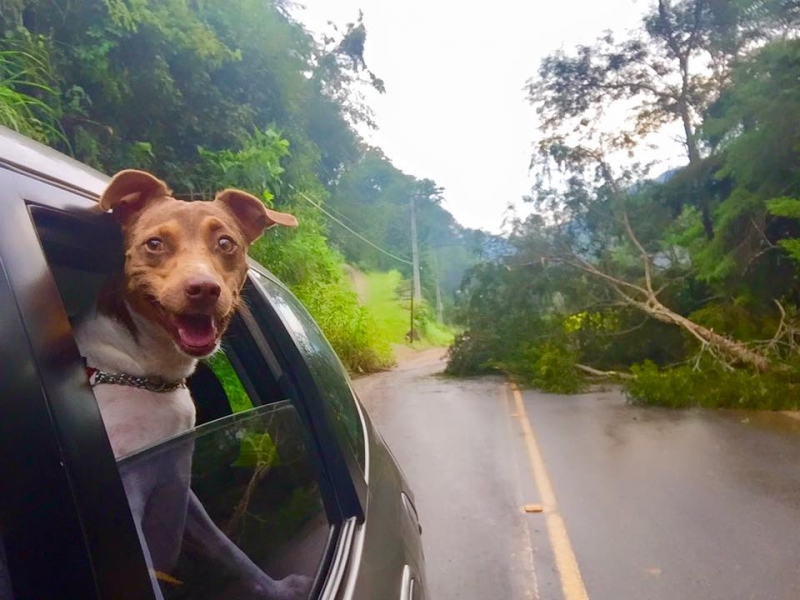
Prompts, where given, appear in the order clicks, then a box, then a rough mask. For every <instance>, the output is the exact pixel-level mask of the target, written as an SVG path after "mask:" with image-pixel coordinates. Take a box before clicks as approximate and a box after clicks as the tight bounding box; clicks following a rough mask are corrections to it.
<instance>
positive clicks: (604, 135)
mask: <svg viewBox="0 0 800 600" xmlns="http://www.w3.org/2000/svg"><path fill="white" fill-rule="evenodd" d="M798 25H800V2H799V1H798V0H672V1H671V0H653V1H652V2H651V3H650V4H649V5H648V8H647V11H646V13H645V14H644V15H643V17H642V19H641V22H640V24H639V27H638V28H637V29H635V30H633V31H629V32H616V33H611V32H605V33H602V32H598V33H600V35H599V37H598V38H597V40H596V41H595V42H594V43H592V44H588V45H581V46H578V47H576V48H571V49H561V50H555V49H554V51H553V52H552V53H550V54H549V55H547V56H546V57H545V58H544V59H542V60H541V62H540V64H539V65H538V69H537V65H536V64H532V65H531V68H530V71H531V77H530V79H529V80H528V82H527V84H526V85H525V88H524V89H523V90H521V91H520V94H521V96H523V95H524V96H525V97H526V98H527V100H528V102H529V103H530V104H531V106H532V107H534V108H535V110H536V114H537V117H538V123H539V128H538V130H537V131H535V132H532V139H531V142H532V156H531V162H530V170H531V173H533V174H534V176H535V185H534V186H533V188H532V189H531V190H530V193H529V195H527V196H526V197H525V198H524V199H523V200H524V202H525V209H526V210H524V211H520V212H519V213H512V214H511V217H510V220H509V233H508V234H507V235H506V236H503V237H501V236H497V235H492V234H489V233H486V232H484V231H478V230H470V229H466V228H464V227H462V226H461V225H460V224H459V223H458V222H457V221H456V220H455V219H454V218H453V216H452V215H451V214H450V212H449V211H448V210H447V208H446V201H445V197H446V190H443V189H442V188H441V187H439V186H438V185H437V183H436V182H435V181H432V180H429V179H420V178H417V177H415V176H413V175H411V174H407V173H404V172H402V171H401V170H399V169H398V168H396V167H395V166H394V165H393V163H392V161H391V159H390V157H388V156H386V155H385V154H384V152H383V151H382V150H381V149H380V148H376V147H372V146H370V145H369V144H367V143H365V142H364V140H363V139H362V137H361V136H360V135H359V133H358V131H359V130H363V128H370V127H377V126H378V124H377V123H376V122H375V116H374V114H373V113H372V111H371V110H370V107H369V105H368V103H367V101H366V99H365V98H366V96H365V92H366V91H367V90H374V91H375V92H377V93H390V88H391V83H390V82H389V83H387V82H384V81H383V80H382V79H381V78H380V74H379V73H374V72H373V71H372V70H371V69H370V67H369V65H367V64H366V61H365V58H364V49H365V44H367V37H368V36H367V24H366V23H365V22H364V19H363V17H362V16H361V15H359V16H358V18H357V19H354V20H353V22H350V23H346V24H339V26H334V25H332V26H331V28H330V31H329V32H328V33H326V34H324V35H313V34H312V33H310V32H309V31H308V30H307V29H306V28H305V27H304V26H303V25H302V23H300V22H299V21H298V19H297V18H296V16H295V14H294V13H293V11H292V4H291V3H290V2H289V1H288V0H267V1H255V0H228V1H226V2H224V3H222V2H212V1H207V0H71V1H69V2H67V1H64V0H47V1H45V0H0V30H2V36H1V39H2V41H1V42H0V124H2V125H5V126H7V127H10V128H12V129H15V130H17V131H20V132H22V133H24V134H26V135H28V136H30V137H32V138H35V139H37V140H39V141H41V142H44V143H46V144H49V145H51V146H53V147H55V148H57V149H59V150H61V151H62V152H65V153H67V154H69V155H71V156H74V157H75V158H77V159H78V160H80V161H83V162H85V163H87V164H89V165H91V166H93V167H96V168H98V169H100V170H102V171H104V172H106V173H113V172H114V171H116V170H118V169H121V168H142V169H147V170H150V171H152V172H153V173H155V174H156V175H158V176H160V177H163V178H165V179H166V180H167V181H169V183H170V184H171V186H172V187H173V189H174V190H175V191H176V195H177V196H178V197H181V198H185V199H201V198H208V197H210V196H211V195H212V194H213V192H214V191H215V190H217V189H220V188H222V187H227V186H233V187H239V188H242V189H246V190H249V191H251V192H252V193H254V194H256V195H257V196H259V197H260V198H262V199H263V200H264V202H266V203H268V204H269V205H274V206H276V207H278V208H279V209H280V210H286V211H288V212H292V213H294V214H296V215H297V216H298V217H299V219H300V221H301V223H302V226H301V227H300V228H298V229H297V230H296V231H285V232H278V233H276V234H272V235H270V236H267V237H265V238H264V239H262V240H261V241H259V243H258V244H257V245H256V246H255V247H254V248H253V251H252V254H253V255H254V256H255V258H257V259H258V260H260V261H261V262H263V263H265V264H266V265H267V266H268V267H269V268H270V269H272V270H273V272H275V273H276V275H278V276H279V277H280V278H281V279H282V280H283V281H285V282H286V283H287V284H288V285H289V286H290V287H291V288H292V290H293V291H294V292H295V293H296V294H297V295H298V297H299V298H300V299H301V300H302V301H303V302H304V303H305V304H306V305H307V306H308V307H309V309H310V310H311V312H312V314H313V315H314V317H315V318H316V319H317V320H318V321H319V322H320V324H321V325H322V327H323V329H324V331H325V333H326V335H327V336H328V338H329V339H330V340H331V342H332V343H333V345H334V347H335V348H336V350H337V351H338V353H339V355H340V356H341V357H342V359H343V361H344V362H345V364H346V365H347V366H348V368H349V369H350V370H351V371H352V372H368V371H373V370H376V369H380V368H384V367H386V366H388V365H389V364H391V362H392V355H391V348H390V344H391V343H398V342H402V341H403V340H402V339H400V338H401V337H402V334H404V333H405V334H406V335H408V333H407V332H408V330H409V328H407V327H406V325H405V323H400V322H397V323H395V325H394V326H393V327H391V328H389V327H386V326H385V324H384V323H382V319H383V318H384V317H385V315H382V314H380V312H381V310H382V309H381V308H380V307H378V305H377V304H375V303H373V305H371V306H370V305H369V303H363V302H359V299H358V297H357V295H356V292H355V291H354V289H353V286H352V284H351V281H350V280H349V275H348V272H349V271H350V270H352V269H354V268H355V269H357V270H359V271H362V272H374V273H377V274H381V273H382V274H383V275H380V277H379V279H380V281H381V282H382V285H385V286H388V290H389V295H390V296H391V297H392V302H394V303H395V305H396V306H395V308H397V307H402V309H401V311H404V310H406V309H407V308H408V302H409V300H410V295H411V293H410V280H411V275H412V273H411V266H410V263H411V261H410V258H411V238H410V231H409V222H410V217H411V210H410V208H409V207H410V206H411V205H413V206H414V207H415V208H414V211H415V215H416V223H417V229H418V236H419V248H420V263H421V266H422V270H421V273H422V292H423V297H424V302H423V303H422V305H421V306H418V307H417V311H416V313H415V320H414V326H415V328H416V329H417V330H418V331H421V332H423V337H424V336H425V335H426V332H430V337H431V339H433V338H436V340H435V342H434V343H441V341H442V336H441V335H440V334H441V329H442V326H441V322H442V321H446V322H447V323H449V324H451V325H454V326H455V328H456V330H457V331H458V332H459V333H458V335H456V338H455V343H454V344H453V345H452V347H451V348H450V354H449V362H448V367H447V371H448V373H450V374H452V375H456V376H468V375H474V374H480V373H485V372H492V371H495V372H496V371H500V372H503V373H507V374H508V375H510V376H511V377H512V378H514V379H515V380H516V381H518V382H519V383H521V384H525V385H532V386H536V387H539V388H541V389H544V390H548V391H551V392H557V393H573V392H579V391H581V390H583V389H586V388H587V386H589V385H590V384H592V383H594V382H596V381H608V380H611V381H614V382H617V383H619V384H621V385H622V386H624V388H625V390H626V393H627V394H628V396H629V398H630V399H631V400H633V401H637V402H643V403H651V404H659V405H666V406H673V407H686V406H707V407H747V408H767V409H797V408H798V405H799V404H800V393H799V392H800V357H798V344H799V343H800V286H799V279H798V277H799V276H800V272H799V271H798V268H800V36H798V35H797V33H798ZM387 88H388V89H389V92H387ZM486 118H489V119H491V115H486ZM665 132H666V133H667V134H668V135H667V136H665ZM670 136H671V137H672V138H674V140H677V142H676V141H672V142H670V143H671V144H672V145H673V146H674V147H678V148H679V151H680V154H681V160H680V161H679V163H678V164H677V166H673V167H670V168H668V169H664V168H663V167H659V166H658V165H659V164H662V163H660V162H659V160H658V157H659V156H660V155H662V154H666V153H667V152H668V151H669V149H668V148H667V147H666V145H665V142H664V140H665V139H667V138H669V137H670ZM515 200H517V199H515V198H495V199H493V200H492V201H493V202H496V203H498V204H502V205H505V204H508V203H509V202H513V201H515ZM522 212H524V213H525V214H524V215H522V214H521V213H522ZM356 234H357V235H356ZM387 273H391V275H389V276H387V275H386V274H387ZM393 318H394V319H395V321H398V319H399V317H398V316H397V314H394V316H393ZM390 330H391V331H390ZM445 337H446V336H445Z"/></svg>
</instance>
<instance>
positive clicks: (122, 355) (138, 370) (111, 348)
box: [75, 303, 197, 381]
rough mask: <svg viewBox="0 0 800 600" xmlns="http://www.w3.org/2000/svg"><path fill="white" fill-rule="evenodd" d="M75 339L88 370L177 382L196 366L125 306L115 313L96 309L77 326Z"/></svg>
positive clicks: (156, 328)
mask: <svg viewBox="0 0 800 600" xmlns="http://www.w3.org/2000/svg"><path fill="white" fill-rule="evenodd" d="M123 311H126V312H123ZM75 339H76V341H77V342H78V348H79V349H80V351H81V355H82V356H83V357H84V358H85V359H86V363H87V365H88V366H90V367H94V368H95V369H100V370H102V371H108V372H111V373H124V374H126V375H134V376H140V377H160V378H161V379H164V380H167V381H179V380H181V379H184V378H185V377H188V376H189V375H191V374H192V373H193V372H194V369H195V367H196V366H197V360H196V359H194V358H192V357H190V356H187V355H186V354H184V353H182V352H181V351H180V350H178V348H177V347H176V346H175V343H174V342H173V341H172V339H171V338H170V337H169V335H168V334H167V333H166V332H165V331H164V330H163V329H162V328H161V327H160V326H159V325H157V324H155V323H152V322H151V321H149V320H148V319H146V318H144V317H142V316H141V315H140V314H138V313H137V312H136V311H134V310H133V309H132V308H131V307H130V306H129V305H128V304H127V303H123V304H121V305H120V306H119V310H117V311H116V312H106V311H104V310H100V309H98V308H97V307H95V308H94V309H93V310H92V312H91V313H90V314H88V315H86V317H85V318H83V319H81V320H80V322H79V323H78V324H77V325H76V327H75Z"/></svg>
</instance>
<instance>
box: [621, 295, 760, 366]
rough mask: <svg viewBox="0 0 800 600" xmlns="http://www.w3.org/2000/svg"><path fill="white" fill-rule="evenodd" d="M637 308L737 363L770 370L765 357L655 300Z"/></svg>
mask: <svg viewBox="0 0 800 600" xmlns="http://www.w3.org/2000/svg"><path fill="white" fill-rule="evenodd" d="M637 306H638V307H639V308H640V309H642V310H644V312H646V313H647V314H649V315H651V316H652V317H653V318H655V319H657V320H659V321H661V322H663V323H671V324H673V325H678V326H679V327H683V328H684V329H685V330H686V331H688V332H689V333H691V334H692V335H693V336H695V337H696V338H698V339H699V340H700V341H702V342H705V343H707V344H709V345H711V346H713V347H714V348H717V349H718V350H720V351H721V352H722V353H723V354H725V355H727V356H729V357H731V358H733V359H735V360H736V361H737V362H741V363H744V364H747V365H750V366H752V367H755V368H756V369H757V370H758V371H759V372H762V373H763V372H764V371H767V370H769V368H770V363H769V361H768V360H767V359H766V357H764V356H763V355H761V354H759V353H758V352H753V351H752V350H750V349H749V348H748V347H747V346H745V345H744V344H743V343H742V342H737V341H736V340H732V339H731V338H729V337H726V336H724V335H721V334H719V333H717V332H715V331H714V330H713V329H709V328H708V327H704V326H703V325H699V324H697V323H695V322H694V321H692V320H690V319H687V318H686V317H684V316H683V315H679V314H678V313H676V312H674V311H672V310H670V309H669V308H667V307H666V306H664V305H663V304H661V302H659V301H658V300H656V299H653V298H651V299H650V301H649V302H647V303H641V305H639V303H637Z"/></svg>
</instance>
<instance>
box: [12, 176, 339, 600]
mask: <svg viewBox="0 0 800 600" xmlns="http://www.w3.org/2000/svg"><path fill="white" fill-rule="evenodd" d="M142 177H144V176H141V175H135V176H134V180H136V179H137V178H138V180H139V183H138V184H136V183H135V182H134V183H131V182H130V181H127V182H124V183H125V185H124V186H123V189H122V190H121V192H120V193H124V194H125V195H127V196H128V197H129V196H130V193H131V191H130V185H134V187H135V185H139V186H141V185H145V186H147V185H157V184H153V183H152V182H151V181H150V180H149V179H148V178H147V177H144V179H143V181H144V184H142V183H141V181H142ZM150 177H152V176H150ZM112 185H113V182H112ZM165 189H166V188H164V190H165ZM164 190H162V189H161V188H158V189H157V190H156V193H168V190H166V191H164ZM146 193H151V192H150V191H147V190H145V192H143V195H146ZM234 202H239V200H238V199H237V200H234ZM33 215H34V221H35V223H36V225H37V228H38V230H39V233H40V239H41V242H42V246H43V249H44V251H45V254H46V255H47V258H48V262H49V265H50V269H51V273H52V276H53V278H54V280H55V282H56V285H57V287H58V289H59V292H60V294H61V297H62V302H63V305H64V308H65V310H66V311H67V314H68V315H69V316H70V318H71V320H73V325H74V326H76V327H78V328H80V327H81V326H80V325H79V323H80V322H81V319H85V318H86V317H85V315H86V314H87V313H89V314H90V313H91V311H92V306H93V305H94V304H95V303H96V302H98V298H100V299H101V300H100V301H101V302H102V301H103V300H102V299H103V295H104V294H107V292H108V286H109V282H111V285H125V284H126V283H125V280H120V279H119V278H118V275H119V273H120V269H121V268H122V266H123V265H122V264H121V260H122V256H123V255H124V254H125V253H126V249H125V247H124V244H125V243H126V242H125V241H124V236H123V239H121V238H120V237H119V235H118V234H116V233H115V232H114V230H113V227H110V226H109V220H108V219H107V218H102V219H101V218H99V217H98V219H95V220H92V219H89V220H88V221H87V220H86V219H85V218H75V220H74V221H73V219H72V217H71V216H70V215H68V214H60V215H53V214H41V215H37V214H36V212H35V211H33ZM95 221H96V223H95ZM154 222H156V220H154ZM87 228H88V229H87ZM124 231H125V228H124V227H123V232H124ZM169 233H170V231H169V229H168V228H167V229H165V230H164V236H165V237H166V235H167V234H169ZM248 235H252V232H249V233H246V234H245V236H248ZM151 237H155V236H151ZM159 237H160V236H159ZM231 238H232V239H231V242H233V243H234V244H236V243H242V240H241V239H240V238H236V237H235V236H231ZM220 239H221V240H222V238H220ZM250 241H251V240H250ZM159 243H161V244H168V243H172V242H171V241H170V240H168V239H167V240H164V239H161V240H160V241H159ZM219 243H220V244H221V245H224V246H227V243H228V242H227V241H225V240H222V241H220V242H219ZM144 244H145V245H147V246H152V247H151V248H149V249H146V250H147V251H148V252H149V251H151V250H158V248H156V246H158V244H157V243H156V242H155V241H152V243H151V239H150V238H148V239H147V240H145V241H144ZM100 245H102V248H100V247H99V246H100ZM101 250H102V251H101ZM222 251H223V252H227V248H223V249H222ZM150 258H152V256H151V255H147V256H145V258H144V260H143V263H144V264H146V263H147V260H149V259H150ZM225 260H226V259H225ZM243 268H244V271H243V272H246V266H245V267H243ZM200 271H202V269H201V270H200ZM242 277H243V276H242ZM197 279H198V280H197V281H195V282H194V283H196V287H195V288H192V287H191V285H192V282H189V284H188V285H189V289H188V291H186V289H184V294H185V295H186V296H187V297H188V299H189V300H188V301H189V303H191V306H192V311H190V312H187V313H186V314H185V315H180V316H179V317H178V318H177V319H175V320H173V321H170V323H168V326H170V325H171V326H174V328H175V331H172V332H170V333H171V334H174V335H175V340H177V343H178V344H179V345H180V344H184V345H185V347H183V349H184V350H187V351H188V352H189V353H190V354H191V353H192V352H194V350H197V353H196V356H198V357H199V358H198V360H199V363H198V366H197V370H196V371H194V369H191V370H190V372H187V373H185V374H184V375H185V376H186V377H185V380H184V378H183V377H181V378H175V379H167V378H164V377H148V376H146V375H143V374H141V373H125V372H121V371H122V370H121V369H120V370H114V371H109V370H107V369H102V368H97V366H96V365H92V364H87V365H86V367H87V369H86V373H87V382H88V383H89V384H90V385H93V386H94V387H93V389H94V391H95V393H96V394H98V390H99V388H100V386H106V387H105V390H106V392H108V390H114V391H115V392H116V391H118V390H119V391H121V395H122V396H125V397H127V398H128V399H131V398H134V399H135V400H136V401H137V402H138V406H142V405H147V403H149V405H148V406H149V408H148V409H147V416H148V419H150V420H151V421H154V422H153V425H152V428H155V429H158V427H159V426H160V424H159V423H158V422H157V419H153V415H158V411H159V410H161V407H160V405H159V403H160V402H161V401H163V400H164V399H168V398H169V397H170V394H180V393H187V391H190V392H192V395H193V402H194V403H195V404H196V405H197V406H196V413H197V424H196V426H195V423H194V411H195V408H194V407H192V418H191V419H188V418H187V419H186V421H187V423H189V425H188V426H187V427H185V428H183V429H180V428H179V430H177V431H175V430H170V429H169V428H165V429H164V432H166V433H165V435H160V434H159V433H158V432H156V433H155V434H153V429H152V428H151V429H150V430H149V432H148V434H147V435H146V436H145V438H143V439H144V443H142V444H141V445H139V446H136V444H135V443H133V444H132V445H130V446H124V447H122V450H121V451H117V450H118V449H119V448H120V447H119V446H115V443H114V433H113V432H112V431H111V430H109V433H110V437H111V438H112V439H111V442H112V447H113V448H114V450H115V454H116V455H117V458H118V465H119V471H120V476H121V479H122V482H123V485H124V486H125V490H126V492H127V494H128V498H129V502H130V505H131V512H132V514H133V516H134V520H135V521H136V525H137V531H138V532H139V535H140V539H141V540H142V547H143V551H144V552H145V553H146V557H147V560H148V564H149V565H150V570H151V576H152V581H153V587H154V594H155V595H156V597H163V598H192V599H204V598H209V599H211V598H223V597H224V598H241V599H243V600H244V599H246V598H272V599H275V600H284V599H286V600H289V599H293V598H297V599H299V598H305V597H307V596H308V594H309V592H310V589H311V587H312V584H313V578H314V576H315V574H316V573H317V571H318V569H319V566H320V564H321V562H322V561H323V557H324V555H325V552H326V547H327V544H328V540H329V531H330V524H329V520H328V518H327V516H326V512H325V507H324V503H323V500H322V496H321V492H320V486H319V482H318V476H319V475H318V474H319V467H318V459H317V458H316V456H315V454H314V451H313V449H312V448H310V447H309V444H308V443H307V435H306V433H305V430H304V425H303V423H302V422H301V419H300V418H299V416H298V414H297V412H296V410H295V407H294V406H293V404H292V403H291V402H290V400H289V399H288V398H285V394H283V393H282V391H281V387H280V385H278V381H277V379H276V374H274V373H272V370H271V368H270V366H269V365H268V364H266V361H265V360H264V359H263V356H262V354H261V353H260V352H258V351H257V350H258V349H257V348H256V347H255V342H254V341H253V339H252V337H251V336H248V335H247V334H246V332H247V329H248V327H249V325H248V323H247V322H246V319H245V318H244V317H243V316H241V315H239V314H233V315H232V316H230V315H227V316H226V317H225V318H226V322H225V325H226V326H227V331H226V333H225V334H224V335H223V336H222V338H221V340H218V339H215V338H214V337H213V335H212V334H215V333H216V329H215V328H216V327H217V321H216V319H217V317H216V316H215V315H214V314H213V310H212V309H208V310H207V308H208V306H209V305H210V304H209V303H212V302H213V300H214V297H215V296H219V295H222V294H224V293H225V291H224V290H217V289H216V288H215V285H217V284H215V283H214V282H213V281H212V282H209V281H208V279H205V280H204V279H203V273H202V272H199V275H198V276H197ZM221 286H222V287H224V282H222V283H221ZM232 293H234V295H235V296H236V300H237V301H238V299H239V294H240V293H241V294H243V295H244V296H245V302H246V296H247V294H248V293H252V290H250V291H249V290H248V289H247V288H245V289H244V290H243V291H242V292H240V291H239V290H234V292H232ZM151 308H152V307H151ZM147 315H148V316H151V317H152V318H153V320H154V321H155V320H157V319H159V318H162V317H163V315H161V314H160V313H159V312H158V307H156V310H153V311H152V312H151V313H147ZM209 315H211V316H209ZM137 318H138V317H137ZM166 318H168V319H169V318H170V317H169V316H168V317H166ZM115 326H117V327H120V328H122V329H125V328H128V329H129V330H131V323H126V322H125V319H124V318H123V319H120V320H119V323H117V324H116V325H115ZM133 326H134V328H136V327H139V328H141V327H149V326H150V324H148V323H145V324H142V323H139V322H137V323H133ZM94 334H95V335H99V336H103V335H107V336H109V340H103V341H104V342H105V341H110V342H112V343H113V342H114V340H113V339H112V338H113V337H114V335H113V334H115V331H113V330H108V329H103V328H99V329H97V330H96V331H95V332H94ZM159 335H160V334H159ZM133 337H134V338H135V337H136V336H135V335H134V336H133ZM154 338H155V339H159V336H158V335H156V336H154ZM165 339H166V337H165ZM175 340H173V341H175ZM79 342H80V340H79ZM220 342H221V349H220V350H219V351H218V352H216V353H214V352H213V350H214V348H216V347H218V345H219V343H220ZM165 343H166V342H165ZM79 345H81V344H79ZM123 350H124V347H123ZM191 373H194V374H191ZM107 396H108V394H107ZM100 398H101V397H100V396H99V395H98V399H99V401H100ZM105 401H106V402H109V401H110V402H114V401H116V398H115V397H112V398H111V400H109V399H108V397H106V398H105ZM103 416H104V419H105V416H106V415H105V414H104V415H103ZM179 416H180V415H179ZM181 418H182V417H181ZM122 425H123V426H124V425H125V423H123V424H122ZM107 428H108V427H107ZM148 436H149V437H148ZM131 439H132V438H131ZM128 441H129V440H126V443H127V442H128ZM130 447H134V448H135V449H134V450H133V451H128V450H129V448H130ZM1 549H2V546H0V550H1ZM2 558H3V557H2V555H1V554H0V562H2ZM3 571H4V570H3V569H2V568H0V597H2V600H9V599H10V598H12V597H13V596H12V593H11V591H10V590H5V591H3V588H2V586H3V585H5V584H4V581H6V583H7V577H4V573H3ZM11 584H12V585H11V587H13V572H12V573H11Z"/></svg>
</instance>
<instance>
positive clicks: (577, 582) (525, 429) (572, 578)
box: [511, 385, 589, 600]
mask: <svg viewBox="0 0 800 600" xmlns="http://www.w3.org/2000/svg"><path fill="white" fill-rule="evenodd" d="M511 389H512V391H513V392H514V403H515V404H516V408H517V413H518V414H519V416H520V424H521V425H522V433H523V435H524V436H525V446H526V447H527V449H528V459H529V460H530V463H531V469H532V471H533V479H534V481H535V482H536V487H537V488H539V494H541V497H542V498H541V499H542V504H543V505H544V516H545V523H546V525H547V535H548V537H549V538H550V545H551V546H552V547H553V554H554V556H555V559H556V568H557V569H558V575H559V578H560V579H561V591H562V592H563V594H564V600H589V595H588V594H587V593H586V586H585V585H584V584H583V578H582V577H581V571H580V569H579V568H578V559H577V558H575V552H574V551H573V550H572V544H571V543H570V541H569V535H567V526H566V524H565V523H564V519H563V518H562V517H561V514H560V513H559V512H558V505H557V504H556V495H555V492H554V491H553V484H552V483H550V476H549V475H548V474H547V468H546V467H545V464H544V459H543V458H542V453H541V450H540V449H539V443H538V442H537V441H536V436H535V435H534V433H533V427H532V426H531V422H530V419H528V413H527V411H526V410H525V404H524V403H523V402H522V394H520V392H519V389H518V388H517V387H516V386H513V385H512V387H511Z"/></svg>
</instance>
